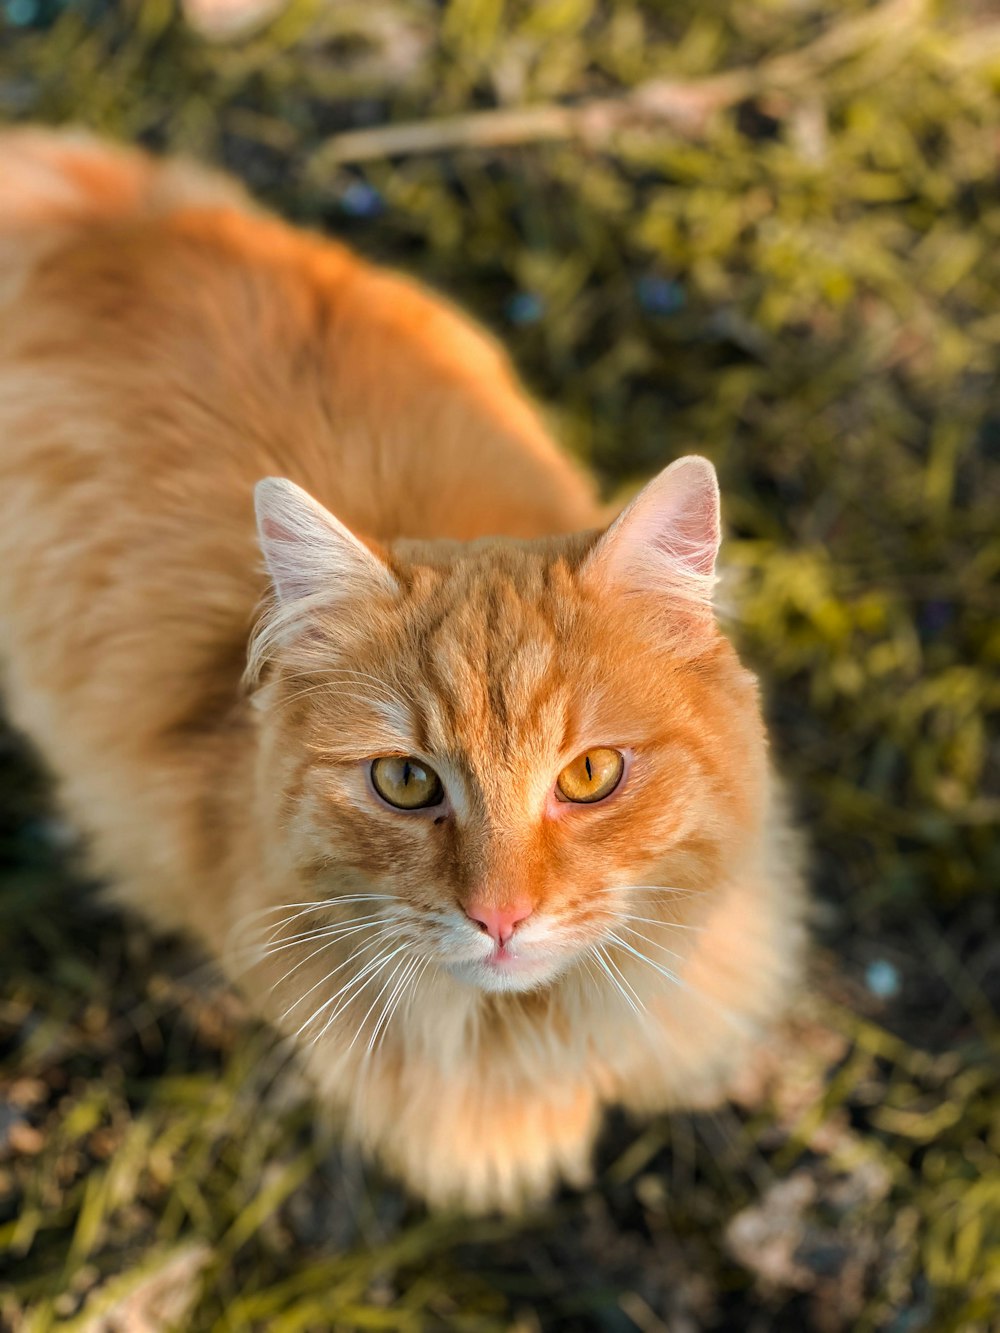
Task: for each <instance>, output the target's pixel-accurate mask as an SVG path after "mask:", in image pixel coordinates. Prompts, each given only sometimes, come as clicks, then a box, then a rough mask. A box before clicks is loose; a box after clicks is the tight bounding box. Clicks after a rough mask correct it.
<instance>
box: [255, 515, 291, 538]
mask: <svg viewBox="0 0 1000 1333" xmlns="http://www.w3.org/2000/svg"><path fill="white" fill-rule="evenodd" d="M260 535H261V536H262V537H264V538H265V539H266V540H267V541H269V542H290V541H292V540H294V539H293V537H292V534H291V531H290V530H289V529H288V528H286V527H283V526H282V525H281V524H280V523H278V522H276V521H275V520H274V519H273V518H262V519H261V521H260Z"/></svg>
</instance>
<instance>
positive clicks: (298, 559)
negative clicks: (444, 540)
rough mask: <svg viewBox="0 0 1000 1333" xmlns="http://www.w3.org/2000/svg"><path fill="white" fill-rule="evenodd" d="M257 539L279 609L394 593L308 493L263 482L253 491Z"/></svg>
mask: <svg viewBox="0 0 1000 1333" xmlns="http://www.w3.org/2000/svg"><path fill="white" fill-rule="evenodd" d="M254 503H255V506H256V510H257V536H258V540H259V541H260V549H261V550H262V551H263V553H264V560H265V562H266V563H267V569H268V573H269V574H270V575H271V581H272V583H273V584H274V591H275V594H276V595H277V598H278V601H279V602H280V603H287V602H296V601H300V600H301V599H302V598H304V597H311V596H312V595H313V594H316V593H321V594H324V595H326V596H329V597H330V599H331V600H332V601H339V600H342V599H344V600H346V599H348V598H356V599H359V600H364V599H366V598H370V597H371V596H372V595H379V594H381V595H382V596H383V597H384V596H385V595H386V594H388V595H390V596H392V595H394V594H396V593H398V592H399V584H398V583H397V582H396V578H395V575H394V574H393V573H392V571H391V570H390V569H389V567H388V565H386V564H385V563H384V562H383V561H382V560H380V559H379V557H378V556H377V555H376V554H375V552H374V551H373V550H371V548H370V547H368V546H366V545H365V543H364V542H363V541H361V540H360V538H358V537H355V535H354V533H353V532H351V530H350V528H347V527H345V526H344V524H343V523H341V521H340V519H339V518H335V517H334V516H333V514H331V513H330V511H329V510H328V509H324V508H323V506H322V505H321V504H320V503H319V501H318V500H314V499H313V497H312V496H311V495H310V494H309V492H308V491H304V490H303V489H302V487H301V486H296V484H295V482H294V481H288V480H287V479H286V478H284V477H266V478H265V479H264V480H263V481H259V482H258V483H257V486H256V489H255V491H254Z"/></svg>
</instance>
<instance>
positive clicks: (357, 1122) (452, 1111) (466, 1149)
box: [350, 1068, 600, 1212]
mask: <svg viewBox="0 0 1000 1333" xmlns="http://www.w3.org/2000/svg"><path fill="white" fill-rule="evenodd" d="M359 1091H360V1090H359ZM599 1110H600V1108H599V1105H598V1099H597V1096H596V1094H595V1092H594V1091H593V1090H592V1089H590V1088H587V1087H584V1086H580V1085H577V1086H572V1085H569V1086H564V1085H562V1084H560V1083H559V1082H558V1081H557V1076H556V1075H555V1074H553V1082H552V1084H551V1085H550V1086H546V1087H541V1088H539V1087H529V1086H517V1085H516V1084H515V1082H514V1081H513V1080H510V1081H508V1080H505V1079H504V1078H503V1076H502V1075H500V1076H498V1077H493V1076H491V1075H490V1074H489V1072H488V1071H476V1072H475V1073H473V1074H466V1075H465V1076H464V1077H452V1078H448V1077H445V1076H444V1075H443V1074H442V1073H441V1071H440V1070H434V1071H431V1070H419V1069H413V1068H410V1069H408V1070H405V1071H398V1070H397V1071H396V1072H395V1076H394V1077H392V1078H389V1079H380V1078H378V1076H377V1075H376V1076H375V1077H369V1078H368V1079H367V1080H366V1086H365V1089H364V1091H363V1093H361V1095H359V1096H358V1097H357V1098H356V1099H355V1100H354V1105H353V1106H352V1114H351V1117H350V1122H351V1123H350V1130H351V1133H352V1136H353V1137H356V1138H357V1139H359V1140H360V1141H361V1143H362V1144H363V1145H364V1146H365V1147H367V1148H368V1149H370V1150H373V1151H374V1152H375V1153H377V1155H378V1156H379V1157H380V1158H381V1160H382V1161H383V1162H384V1163H385V1164H386V1166H388V1167H389V1169H390V1170H392V1171H393V1172H395V1173H396V1174H398V1175H399V1176H400V1177H401V1178H402V1179H403V1181H404V1183H405V1184H406V1185H407V1186H408V1187H409V1188H410V1189H411V1190H412V1191H413V1192H414V1193H415V1194H418V1195H420V1196H421V1197H422V1198H424V1199H426V1200H427V1202H428V1203H430V1204H432V1205H435V1206H439V1207H458V1208H463V1209H468V1210H469V1211H472V1212H483V1211H489V1210H492V1209H502V1210H504V1211H512V1210H516V1209H518V1208H521V1207H523V1206H525V1205H526V1204H529V1203H531V1202H533V1201H536V1200H539V1199H542V1198H544V1197H545V1196H546V1195H548V1194H550V1193H551V1191H552V1189H553V1187H555V1186H556V1185H557V1184H558V1183H559V1182H560V1181H566V1182H567V1183H570V1184H573V1185H578V1186H579V1185H583V1184H585V1183H586V1182H587V1180H588V1179H589V1177H590V1160H591V1151H592V1148H593V1142H594V1138H595V1135H596V1132H597V1128H598V1125H599Z"/></svg>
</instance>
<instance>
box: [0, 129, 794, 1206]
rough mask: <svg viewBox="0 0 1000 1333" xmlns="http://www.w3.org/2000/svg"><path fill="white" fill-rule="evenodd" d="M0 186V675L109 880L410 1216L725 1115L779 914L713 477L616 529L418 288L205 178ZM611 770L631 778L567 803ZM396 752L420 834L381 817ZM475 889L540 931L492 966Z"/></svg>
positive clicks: (693, 472)
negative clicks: (211, 975) (615, 1112)
mask: <svg viewBox="0 0 1000 1333" xmlns="http://www.w3.org/2000/svg"><path fill="white" fill-rule="evenodd" d="M0 163H2V164H3V165H2V168H0V672H2V676H0V681H2V687H3V692H4V696H5V704H6V707H7V710H8V711H9V714H10V716H11V718H12V719H13V721H14V722H15V724H16V725H18V726H19V727H20V728H22V729H23V731H24V732H25V733H26V734H27V735H28V736H29V737H31V738H32V740H33V741H34V742H35V744H36V745H37V747H38V749H39V750H40V752H41V754H42V755H43V756H44V758H45V760H46V762H47V763H48V765H49V767H50V768H51V770H52V771H53V773H54V774H55V776H56V778H57V780H58V783H59V788H60V793H61V799H62V801H63V803H64V806H65V808H66V809H67V811H68V812H69V814H70V816H71V817H72V818H73V819H74V820H75V821H76V822H77V823H78V825H79V827H80V828H81V829H82V830H83V831H84V832H85V833H86V835H87V838H88V844H89V847H90V854H91V857H92V860H93V863H94V865H95V867H96V869H97V870H98V871H99V873H101V874H102V875H103V876H106V877H107V879H108V880H109V881H110V883H111V884H112V886H113V889H114V892H115V893H116V894H117V895H118V897H119V899H120V900H121V901H123V902H125V903H127V904H130V905H132V906H133V907H136V908H138V909H139V910H141V911H142V912H143V913H144V914H145V915H146V916H147V917H148V918H149V919H150V920H151V921H152V922H153V924H154V925H156V926H158V927H164V928H183V929H185V930H187V931H190V932H193V933H194V934H195V935H196V936H197V937H198V938H199V939H200V940H201V941H202V942H203V944H205V945H206V946H207V947H208V948H209V949H210V950H211V951H212V952H213V953H214V954H215V955H216V956H218V957H219V958H221V959H222V960H223V962H224V963H225V965H226V967H227V970H228V972H229V974H230V975H231V976H232V977H233V979H234V980H236V981H237V982H238V983H239V984H241V985H243V987H244V988H245V990H246V993H247V994H248V995H249V996H250V998H251V999H252V1000H253V1001H254V1003H255V1004H257V1005H258V1007H259V1008H260V1010H261V1011H262V1012H263V1013H264V1014H265V1015H267V1016H268V1017H269V1018H270V1019H271V1020H272V1021H274V1022H275V1023H276V1024H277V1025H278V1026H279V1027H280V1028H282V1029H283V1030H284V1031H285V1032H288V1033H291V1034H296V1035H297V1040H298V1042H299V1043H300V1045H301V1046H302V1049H303V1051H304V1054H305V1058H306V1060H307V1062H308V1064H309V1066H310V1068H311V1071H312V1074H313V1076H314V1078H315V1080H316V1082H317V1084H318V1086H319V1089H320V1092H321V1095H322V1097H323V1098H324V1099H325V1101H326V1102H327V1103H328V1104H329V1105H330V1106H331V1107H333V1108H335V1109H336V1110H337V1112H338V1113H339V1115H340V1117H341V1119H342V1121H343V1123H344V1125H345V1128H346V1131H347V1132H348V1133H349V1134H351V1135H352V1136H353V1137H354V1138H355V1139H357V1140H358V1141H360V1142H361V1143H363V1144H364V1145H365V1146H366V1147H367V1148H368V1149H370V1150H371V1151H372V1152H374V1153H376V1154H378V1155H379V1157H380V1158H381V1159H382V1160H383V1161H384V1162H385V1163H386V1164H387V1165H388V1166H389V1167H390V1168H391V1169H393V1170H395V1171H396V1172H398V1173H399V1174H400V1175H401V1176H402V1177H403V1179H404V1180H405V1181H406V1182H407V1184H408V1185H409V1186H410V1187H411V1188H412V1189H413V1190H415V1191H417V1192H419V1193H420V1194H422V1195H423V1196H424V1197H426V1198H427V1199H429V1200H430V1201H431V1202H434V1203H449V1204H450V1203H458V1204H461V1205H464V1206H468V1207H474V1208H483V1207H491V1206H497V1205H499V1206H508V1207H509V1206H516V1205H517V1204H518V1203H520V1202H522V1201H523V1200H524V1199H526V1198H530V1197H534V1196H538V1195H541V1194H544V1193H545V1192H546V1191H547V1190H549V1189H550V1188H551V1187H552V1185H553V1184H554V1183H555V1181H556V1180H557V1179H558V1178H559V1177H564V1178H568V1179H570V1180H572V1181H580V1180H582V1179H584V1178H585V1177H586V1174H587V1170H588V1160H589V1155H590V1149H591V1145H592V1141H593V1138H594V1135H595V1132H596V1130H597V1127H598V1124H599V1120H600V1115H601V1110H602V1108H603V1107H604V1106H606V1105H608V1104H611V1103H617V1104H622V1105H624V1106H626V1107H629V1108H632V1109H635V1110H640V1111H650V1110H654V1109H658V1108H663V1107H667V1106H674V1105H692V1104H704V1103H709V1102H711V1101H712V1100H714V1099H717V1098H718V1097H719V1096H720V1095H721V1094H722V1092H723V1090H724V1087H725V1083H726V1080H727V1078H728V1077H729V1076H730V1075H731V1073H732V1072H733V1070H734V1069H735V1068H736V1067H737V1066H738V1064H739V1063H740V1061H741V1060H742V1059H743V1058H744V1057H745V1055H746V1053H747V1051H748V1049H749V1046H750V1044H751V1043H752V1041H753V1040H754V1039H755V1038H756V1036H757V1035H758V1034H759V1032H760V1031H761V1028H762V1025H764V1024H766V1023H767V1022H769V1021H770V1020H771V1019H772V1018H773V1017H774V1015H775V1014H776V1013H777V1012H778V1011H779V1010H780V1008H781V1006H782V1004H783V1003H784V1002H785V1000H786V998H787V996H788V993H789V988H790V987H791V985H792V984H793V982H794V980H795V977H796V975H797V971H798V967H799V956H800V945H801V927H800V918H801V902H802V895H801V888H800V875H799V869H798V860H797V856H796V852H795V848H794V842H793V839H792V838H791V835H790V834H789V832H788V830H787V826H786V822H785V819H784V816H783V814H782V809H781V803H780V799H779V796H778V793H777V790H776V787H775V783H774V780H773V778H772V776H771V774H770V772H769V767H768V760H767V749H766V739H765V734H764V729H763V725H762V722H761V717H760V710H759V704H758V698H757V689H756V685H755V682H754V680H753V678H752V677H751V676H750V674H749V673H748V672H747V671H746V670H745V669H744V668H743V667H742V666H741V665H740V663H739V661H738V660H737V657H736V655H735V653H734V651H733V649H732V648H731V646H730V645H729V643H728V642H727V641H726V639H725V638H724V637H723V636H722V635H721V634H720V632H719V630H718V628H717V626H716V624H715V622H714V619H713V616H712V613H711V606H710V597H711V588H712V583H713V570H714V559H715V553H716V549H717V546H718V499H717V492H716V487H715V480H714V474H713V473H712V471H711V468H710V467H709V465H708V464H707V463H705V462H704V461H703V460H699V459H689V460H682V461H681V462H680V463H677V464H674V465H673V466H672V467H671V468H669V469H667V471H666V472H665V473H663V474H661V476H660V477H659V478H658V479H656V480H655V481H654V482H653V483H651V485H650V486H649V487H648V488H647V489H646V491H644V492H643V493H642V494H641V495H640V497H639V498H638V500H637V501H636V502H635V503H634V504H633V505H632V506H631V507H630V508H629V509H628V510H627V511H626V512H625V513H624V514H623V515H622V516H620V517H619V519H618V520H617V521H616V522H615V523H614V524H612V526H611V528H610V529H608V530H607V531H606V532H604V533H603V534H602V532H601V529H602V527H603V520H602V515H601V513H600V511H599V508H598V506H597V505H596V503H595V501H594V499H593V496H592V492H591V489H590V487H589V485H588V484H587V482H586V481H585V480H584V479H583V477H582V476H581V475H580V474H579V473H578V471H577V470H576V469H575V468H574V467H573V466H572V465H571V464H570V463H569V462H568V461H567V460H566V458H565V457H564V456H563V455H561V454H560V453H559V452H558V450H557V449H556V448H555V447H554V445H553V444H552V442H551V441H550V439H549V437H548V436H547V434H546V433H545V430H544V429H543V427H542V425H541V424H540V421H539V418H538V416H537V414H536V412H535V410H534V408H533V407H532V405H531V404H530V402H529V401H528V400H527V399H526V398H525V396H524V394H523V392H522V391H521V389H520V388H519V386H518V384H517V382H516V380H515V379H514V377H513V375H512V373H511V370H510V368H509V366H508V364H507V362H506V360H505V359H504V357H503V356H502V354H501V353H500V352H499V351H498V349H497V348H496V347H495V346H494V344H493V343H492V342H491V341H490V340H489V339H488V338H487V337H486V336H484V334H483V333H482V332H481V331H480V330H478V329H477V328H475V327H474V326H473V325H471V324H470V323H469V322H468V321H467V320H465V319H464V318H462V317H461V316H460V315H458V314H457V313H455V312H454V311H452V310H451V309H450V308H449V307H448V306H447V305H445V304H444V303H443V302H442V301H441V300H440V299H439V298H437V297H434V296H431V295H430V294H428V293H427V292H425V291H423V290H422V289H421V288H420V287H418V286H417V285H415V284H414V283H412V282H411V281H409V280H407V279H405V278H403V277H400V276H398V275H396V274H391V273H387V272H385V271H383V270H380V269H378V268H374V267H372V266H370V265H368V264H366V263H364V262H363V261H361V260H360V259H358V258H357V257H356V256H355V255H352V254H351V253H349V252H348V251H347V250H345V249H344V248H342V247H341V246H339V245H337V244H334V243H332V242H329V241H326V240H323V239H320V238H319V237H316V236H313V235H310V234H307V233H303V232H299V231H294V230H291V229H289V228H288V227H286V226H284V225H282V224H281V223H280V222H278V221H276V220H274V219H273V218H271V217H269V216H267V215H266V214H264V213H262V212H260V211H258V210H256V209H255V208H254V207H253V206H252V205H251V204H250V203H249V202H248V201H247V200H246V199H245V197H244V196H243V195H242V193H241V192H240V191H239V190H238V189H237V188H236V187H235V186H233V185H231V184H229V183H228V182H226V181H224V180H221V179H218V178H216V177H215V176H213V175H211V174H208V173H206V172H204V171H202V170H200V169H197V168H195V167H193V166H186V165H183V164H180V165H178V164H175V163H174V164H161V163H157V162H155V161H154V160H152V159H149V158H147V157H146V156H144V155H142V154H139V153H134V152H127V151H123V150H119V149H113V148H110V147H108V146H105V145H102V144H100V143H98V142H96V141H92V140H89V139H87V138H85V137H72V136H65V135H57V134H52V133H46V132H41V131H38V132H18V133H9V134H7V135H5V136H2V137H0ZM264 479H271V480H264ZM257 483H262V484H261V485H259V486H258V487H257V512H258V520H259V532H258V533H257V534H255V527H254V510H253V493H254V487H255V484H257ZM300 488H302V489H300ZM334 516H336V517H334ZM258 543H259V545H258ZM261 549H262V550H263V554H264V557H265V559H266V562H267V570H268V571H269V572H270V578H268V573H267V571H265V569H264V568H263V566H262V563H261ZM268 593H269V597H268V600H267V601H266V603H265V609H264V611H263V614H262V616H261V618H260V619H259V620H258V621H257V624H256V629H255V630H254V629H253V627H254V623H255V617H256V616H257V608H258V607H259V606H260V605H261V599H262V597H264V596H265V594H268ZM248 648H249V668H248V661H247V659H248ZM598 745H600V746H610V747H614V748H617V749H619V750H621V751H622V752H623V754H625V756H626V772H625V778H624V780H623V782H622V784H621V786H620V787H619V788H618V789H617V790H616V791H615V792H614V793H613V795H612V796H610V797H609V798H608V799H607V800H606V801H603V802H600V803H598V804H595V805H592V806H591V805H571V804H567V803H565V802H562V801H559V800H558V799H557V798H556V795H555V789H554V784H555V781H556V776H557V774H558V772H559V771H560V769H561V768H562V767H563V766H564V765H565V764H567V763H568V762H569V761H570V760H572V759H573V758H574V757H575V756H576V755H578V754H579V753H581V751H583V750H584V749H586V748H587V747H588V746H598ZM384 754H416V755H417V756H422V757H423V758H424V759H425V760H427V761H428V762H430V763H431V764H432V765H433V766H434V768H435V769H436V770H437V772H438V773H439V774H440V776H441V778H442V781H443V783H444V786H445V790H446V800H445V802H444V804H443V805H441V806H440V807H435V808H434V809H432V810H429V811H418V812H415V813H412V814H411V813H401V812H398V811H394V810H391V809H389V808H388V807H386V806H385V805H384V804H382V803H381V802H380V801H379V799H378V797H377V796H376V795H375V793H374V791H373V789H372V788H371V785H370V780H369V778H368V768H369V765H370V762H371V759H372V758H373V757H375V756H377V755H384ZM473 899H475V901H476V902H486V903H488V904H493V905H495V906H497V907H503V906H504V905H505V904H507V903H510V902H514V901H518V902H526V903H528V904H529V905H530V907H531V915H530V917H528V918H527V920H525V921H523V922H521V924H520V925H519V926H518V928H517V931H516V933H515V935H514V938H513V941H512V943H511V945H510V948H509V950H508V953H507V954H506V955H504V956H503V958H500V957H499V955H497V954H496V953H495V952H491V951H493V942H492V940H490V939H488V938H487V937H485V936H484V934H483V933H482V931H480V930H478V929H477V927H476V923H475V922H474V921H472V920H470V919H469V917H468V916H467V915H466V911H465V909H466V907H468V905H469V903H470V902H471V901H472V900H473ZM498 959H499V961H498ZM501 964H502V965H501Z"/></svg>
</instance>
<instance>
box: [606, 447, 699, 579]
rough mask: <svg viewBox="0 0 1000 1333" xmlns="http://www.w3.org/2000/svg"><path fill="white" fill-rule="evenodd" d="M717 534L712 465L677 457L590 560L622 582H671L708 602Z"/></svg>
mask: <svg viewBox="0 0 1000 1333" xmlns="http://www.w3.org/2000/svg"><path fill="white" fill-rule="evenodd" d="M720 538H721V526H720V520H719V487H718V483H717V481H716V479H715V469H714V468H713V467H712V465H711V463H709V462H708V460H707V459H704V458H698V457H695V456H691V457H688V458H681V459H678V460H677V462H676V463H672V464H671V465H670V467H668V468H666V469H665V470H664V471H663V472H661V473H660V475H659V476H658V477H654V478H653V480H652V481H651V482H650V483H649V485H648V486H647V487H646V489H645V490H644V491H642V492H641V493H640V494H639V495H638V496H637V497H636V499H635V500H633V501H632V503H631V504H630V505H629V507H628V508H627V509H626V510H625V512H624V513H623V514H621V515H619V517H618V518H617V519H616V521H615V522H614V523H613V524H612V525H611V527H610V528H609V529H608V531H607V532H606V533H605V535H604V537H603V538H602V539H601V540H600V541H599V542H598V544H597V546H596V548H595V549H594V552H593V554H592V555H591V564H592V566H593V567H594V568H595V570H601V571H602V573H603V575H604V576H605V577H606V578H611V579H612V580H614V581H615V582H617V583H620V584H622V585H626V586H630V587H642V588H646V589H649V590H656V589H657V588H660V589H663V590H666V589H667V588H671V589H673V590H674V591H676V592H682V593H683V594H684V595H685V596H689V597H691V596H693V597H694V598H695V599H696V600H698V601H704V602H706V603H707V602H710V601H711V595H712V585H713V583H714V575H715V560H716V556H717V555H718V551H719V541H720Z"/></svg>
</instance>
